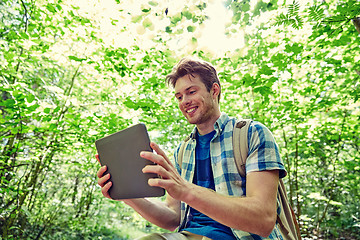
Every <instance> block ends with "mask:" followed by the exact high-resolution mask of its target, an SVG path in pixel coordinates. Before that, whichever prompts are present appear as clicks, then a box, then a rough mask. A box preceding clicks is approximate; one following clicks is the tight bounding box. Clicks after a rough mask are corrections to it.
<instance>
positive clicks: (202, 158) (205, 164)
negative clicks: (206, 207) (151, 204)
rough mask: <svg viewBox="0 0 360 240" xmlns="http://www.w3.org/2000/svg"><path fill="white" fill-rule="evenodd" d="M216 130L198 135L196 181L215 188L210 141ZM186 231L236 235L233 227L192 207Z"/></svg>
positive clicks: (217, 236)
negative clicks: (232, 229)
mask: <svg viewBox="0 0 360 240" xmlns="http://www.w3.org/2000/svg"><path fill="white" fill-rule="evenodd" d="M215 133H216V132H215V131H212V132H211V133H208V134H206V135H202V136H201V135H199V134H197V135H196V140H197V144H196V148H195V154H196V164H195V175H194V183H195V184H196V185H199V186H202V187H206V188H209V189H212V190H215V183H214V176H213V172H212V167H211V158H210V141H211V139H212V138H213V137H214V135H215ZM182 230H184V231H188V232H192V233H195V234H198V235H202V236H206V237H208V238H211V239H222V240H234V239H235V236H234V234H233V233H232V231H231V229H230V228H229V227H227V226H225V225H222V224H221V223H218V222H216V221H214V220H213V219H211V218H209V217H208V216H206V215H205V214H202V213H201V212H199V211H197V210H195V209H193V208H190V213H189V217H188V223H187V224H186V226H185V228H184V229H182Z"/></svg>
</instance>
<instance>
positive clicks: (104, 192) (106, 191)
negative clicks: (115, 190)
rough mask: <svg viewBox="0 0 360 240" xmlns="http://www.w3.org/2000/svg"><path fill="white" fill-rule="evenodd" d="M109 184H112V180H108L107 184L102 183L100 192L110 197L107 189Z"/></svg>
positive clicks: (109, 186)
mask: <svg viewBox="0 0 360 240" xmlns="http://www.w3.org/2000/svg"><path fill="white" fill-rule="evenodd" d="M111 186H112V182H108V183H107V184H105V185H104V187H102V188H101V193H102V195H103V196H104V197H106V198H110V199H112V198H111V197H110V195H109V190H110V188H111Z"/></svg>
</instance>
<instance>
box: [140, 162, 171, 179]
mask: <svg viewBox="0 0 360 240" xmlns="http://www.w3.org/2000/svg"><path fill="white" fill-rule="evenodd" d="M142 172H143V173H154V174H156V175H158V176H159V177H160V178H163V179H169V178H171V176H170V173H169V172H168V171H167V170H165V169H164V168H163V167H162V166H159V165H147V166H145V167H144V168H143V169H142Z"/></svg>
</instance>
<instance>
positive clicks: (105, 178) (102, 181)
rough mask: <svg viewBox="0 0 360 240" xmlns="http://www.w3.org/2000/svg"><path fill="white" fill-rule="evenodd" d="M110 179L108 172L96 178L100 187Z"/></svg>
mask: <svg viewBox="0 0 360 240" xmlns="http://www.w3.org/2000/svg"><path fill="white" fill-rule="evenodd" d="M109 179H110V174H109V173H108V174H106V175H105V176H103V177H101V178H99V179H98V184H99V186H100V187H104V185H106V182H108V181H109Z"/></svg>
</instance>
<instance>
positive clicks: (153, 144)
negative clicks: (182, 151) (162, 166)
mask: <svg viewBox="0 0 360 240" xmlns="http://www.w3.org/2000/svg"><path fill="white" fill-rule="evenodd" d="M150 147H151V148H152V149H153V150H155V152H156V153H157V154H159V155H161V156H163V157H164V158H165V160H166V161H167V162H169V158H168V157H167V156H166V154H165V152H164V151H163V150H162V149H161V148H160V147H159V145H157V144H156V143H154V142H151V143H150Z"/></svg>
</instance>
